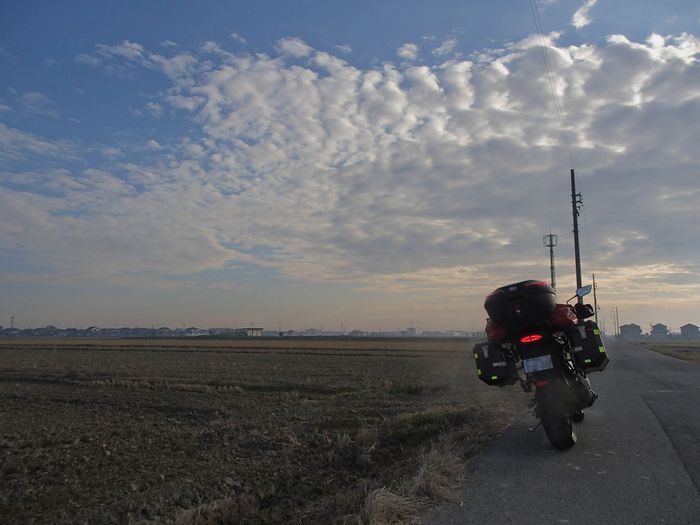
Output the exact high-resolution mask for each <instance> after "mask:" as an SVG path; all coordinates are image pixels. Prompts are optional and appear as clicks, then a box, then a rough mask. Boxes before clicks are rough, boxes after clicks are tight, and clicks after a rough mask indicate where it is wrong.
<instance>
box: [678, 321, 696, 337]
mask: <svg viewBox="0 0 700 525" xmlns="http://www.w3.org/2000/svg"><path fill="white" fill-rule="evenodd" d="M681 337H682V338H683V339H699V338H700V328H699V327H697V326H695V325H694V324H690V323H688V324H684V325H683V326H681Z"/></svg>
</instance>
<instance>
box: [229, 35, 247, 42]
mask: <svg viewBox="0 0 700 525" xmlns="http://www.w3.org/2000/svg"><path fill="white" fill-rule="evenodd" d="M229 37H231V38H233V39H234V40H235V41H236V42H238V43H240V44H245V43H247V40H246V39H245V38H243V37H242V36H241V35H240V34H238V33H231V34H230V35H229Z"/></svg>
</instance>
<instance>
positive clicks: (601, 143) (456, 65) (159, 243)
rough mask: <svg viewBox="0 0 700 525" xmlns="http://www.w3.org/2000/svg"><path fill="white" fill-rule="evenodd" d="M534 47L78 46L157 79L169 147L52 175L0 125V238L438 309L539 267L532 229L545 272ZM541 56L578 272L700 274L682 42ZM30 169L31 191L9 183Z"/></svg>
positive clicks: (543, 164)
mask: <svg viewBox="0 0 700 525" xmlns="http://www.w3.org/2000/svg"><path fill="white" fill-rule="evenodd" d="M539 45H540V41H539V40H538V39H537V38H535V37H529V38H525V39H523V40H522V41H520V42H516V43H514V44H512V45H509V46H504V47H503V48H501V49H497V50H487V52H485V53H483V54H481V56H480V58H479V60H473V61H470V60H449V61H444V62H443V63H441V64H439V65H435V66H432V67H429V66H417V65H416V64H415V63H412V62H405V63H402V64H392V63H389V62H387V63H385V64H383V65H381V66H379V67H375V68H361V67H357V66H354V65H352V64H350V63H349V62H347V61H346V60H344V59H342V58H340V57H338V56H335V55H333V54H331V53H328V52H326V51H320V50H316V49H314V48H313V47H311V46H309V45H308V44H306V43H305V42H303V41H301V40H299V39H294V38H291V39H283V40H281V41H280V42H279V43H278V50H277V54H276V55H275V56H268V55H264V54H256V55H250V54H232V53H225V54H224V53H218V52H215V53H212V52H211V50H212V49H214V50H215V48H214V47H213V46H208V49H200V50H198V51H197V52H196V53H192V54H187V53H180V54H174V55H172V56H165V55H161V54H158V53H153V52H151V51H150V50H148V49H146V48H144V47H143V46H140V45H138V44H135V43H130V45H128V46H124V45H123V44H120V45H117V46H116V48H117V49H114V48H113V47H110V46H106V45H103V46H98V47H96V48H95V51H94V57H95V59H96V60H97V61H98V62H99V64H100V66H99V67H100V68H104V69H105V70H106V71H108V70H109V67H110V66H114V67H123V68H128V69H129V70H131V71H132V72H133V73H134V74H140V73H139V71H140V70H141V69H147V70H149V72H153V71H157V72H160V73H161V74H162V75H163V77H164V79H166V81H167V82H168V86H167V88H166V89H165V90H163V91H162V92H160V93H150V94H148V95H149V96H151V97H153V99H154V100H158V103H159V104H160V105H162V107H163V108H165V109H167V108H172V109H173V110H177V111H173V114H174V115H175V116H177V115H179V116H180V117H182V118H185V119H187V123H188V126H187V127H188V132H187V135H186V136H181V137H180V138H179V139H178V138H177V137H175V138H172V139H171V138H170V137H169V138H168V140H167V142H165V141H164V140H163V139H161V138H160V137H158V136H155V137H153V140H154V141H158V143H159V144H163V147H161V148H158V147H155V144H153V143H147V144H145V146H144V145H143V144H140V145H138V148H136V147H135V146H133V145H132V147H131V149H132V150H133V151H129V147H128V145H126V146H120V148H121V149H120V153H121V154H120V155H119V156H118V157H115V158H112V159H109V158H103V161H94V160H92V161H91V160H89V159H84V160H83V161H82V165H81V166H77V163H75V164H76V166H77V167H76V166H69V162H68V161H64V164H65V165H64V166H57V167H62V168H63V170H64V171H61V172H60V173H59V172H55V171H52V172H48V171H47V169H46V162H47V160H48V161H49V162H51V163H52V164H51V165H52V166H53V165H55V164H56V163H57V162H59V160H60V159H61V155H62V154H63V153H64V147H63V146H62V145H61V144H58V143H55V142H52V141H49V140H48V139H43V138H41V137H38V136H35V135H31V134H27V133H26V132H22V131H20V130H15V129H12V128H9V127H7V126H0V145H1V146H2V148H1V149H0V158H5V159H9V160H13V161H14V159H20V158H21V159H22V162H24V163H26V164H27V166H23V167H22V169H21V170H20V169H19V168H16V169H15V168H13V169H10V168H5V170H6V172H7V173H6V174H5V176H4V177H5V178H4V179H2V180H3V184H4V185H5V187H6V188H8V192H7V193H5V192H3V194H4V195H5V197H4V198H5V199H7V200H8V204H7V206H8V207H7V208H6V207H5V204H0V219H2V220H0V223H2V224H3V228H5V229H4V230H3V231H2V232H0V235H1V236H2V237H1V238H3V239H9V242H10V244H9V245H11V246H12V247H13V249H17V250H22V251H23V252H24V253H29V254H31V257H32V258H33V260H35V261H38V262H41V264H42V265H44V266H45V267H50V268H52V269H53V271H54V272H55V273H56V274H58V275H60V276H62V278H64V279H78V278H81V279H83V278H85V279H87V278H92V279H96V280H100V279H103V280H109V281H110V282H119V283H128V282H138V283H139V284H141V283H143V282H145V281H148V280H149V279H150V280H152V281H153V282H154V283H159V284H158V285H165V284H163V283H166V284H167V282H168V279H169V278H172V276H183V278H184V277H186V278H187V279H192V280H196V279H197V273H198V272H207V271H225V270H226V269H227V268H229V267H230V266H231V265H236V264H243V263H245V264H248V265H253V266H255V267H256V268H261V269H264V270H269V271H271V272H272V271H274V272H276V275H280V276H283V277H284V278H287V279H290V280H292V281H293V282H297V281H299V280H301V281H306V282H322V283H328V282H333V283H351V284H352V285H353V286H357V287H362V288H366V289H373V290H388V291H392V292H395V293H412V294H425V295H430V296H431V297H445V298H449V297H452V298H454V295H453V294H454V293H455V290H459V291H460V293H464V294H465V295H466V294H472V295H475V296H476V295H479V294H481V293H482V292H486V291H488V288H492V287H493V286H494V283H498V282H506V281H508V280H512V281H515V280H519V279H522V278H527V277H530V276H539V277H544V276H546V275H547V273H548V257H547V254H546V253H545V250H543V248H542V246H541V236H542V234H543V233H546V232H548V231H549V229H550V227H551V228H552V229H553V232H554V233H558V234H559V236H560V237H559V238H560V246H561V247H560V248H559V249H560V250H561V252H560V255H559V259H558V261H559V263H558V264H559V267H558V270H559V275H561V276H562V277H563V278H566V277H567V276H571V274H572V272H573V267H572V266H573V265H572V261H571V254H570V253H566V251H565V250H566V249H565V246H566V245H568V244H570V243H571V239H570V235H569V234H568V232H569V231H570V229H571V226H570V209H569V202H568V193H569V188H568V183H569V180H568V169H569V167H570V160H569V156H568V154H567V152H566V150H565V148H563V147H561V145H560V134H561V130H560V125H559V121H558V118H557V116H556V111H555V108H554V104H553V101H552V99H551V96H550V94H549V86H548V84H547V78H546V76H545V75H544V74H543V65H542V56H541V49H540V48H539V47H538V46H539ZM544 45H545V47H546V51H547V53H548V57H549V58H550V62H551V66H552V73H553V79H552V80H553V84H554V88H555V89H556V90H557V93H558V95H559V98H560V100H561V103H562V108H563V110H564V117H565V125H566V126H567V128H566V130H565V132H566V136H567V137H568V138H569V140H570V143H571V146H570V149H571V158H573V160H574V163H575V167H576V168H577V173H578V174H579V187H580V190H581V191H582V192H583V195H584V203H585V206H586V207H585V209H584V214H583V216H582V232H586V231H590V232H591V233H590V235H588V236H587V235H585V233H584V234H583V242H584V245H585V246H586V248H585V249H584V253H586V263H585V264H586V267H585V271H586V272H589V271H590V270H592V269H596V276H597V277H598V273H599V271H600V275H601V277H600V280H601V283H602V284H601V286H602V285H603V284H604V285H605V288H606V289H607V290H608V291H609V292H608V293H610V294H611V295H614V294H618V295H615V297H616V298H620V300H621V301H624V300H625V299H624V287H619V286H618V285H617V284H616V283H615V280H614V279H612V278H607V277H605V274H606V273H607V274H608V275H617V276H621V275H625V276H626V277H625V280H624V282H626V283H628V282H630V280H631V279H632V277H631V276H635V275H638V273H635V272H638V269H639V268H645V269H646V270H647V271H649V272H651V273H655V275H653V276H650V277H654V278H655V279H657V280H658V282H667V281H668V282H670V281H674V280H675V281H674V282H676V281H678V280H679V279H693V278H695V279H696V281H700V279H698V277H700V275H699V272H700V268H698V266H697V263H695V262H694V261H697V259H698V251H697V246H698V245H700V242H699V241H700V238H698V233H697V228H695V225H696V222H697V212H696V202H697V199H698V197H700V195H698V192H697V191H696V190H695V188H696V187H697V166H698V165H700V150H698V148H697V145H696V142H697V136H696V135H697V133H696V130H697V122H699V121H700V88H699V87H698V86H700V78H699V77H698V74H699V73H698V68H697V62H696V60H697V59H696V54H697V52H698V50H700V43H699V42H698V40H697V39H696V38H695V37H693V36H691V35H685V34H684V35H677V36H671V37H660V36H658V35H656V36H655V35H652V36H651V37H650V38H649V39H648V40H647V41H645V42H635V41H632V40H630V39H629V38H626V37H623V36H621V35H613V36H611V37H610V38H609V39H608V40H607V41H605V42H602V43H601V44H599V45H594V44H581V45H568V46H564V45H561V44H559V43H558V41H557V35H556V34H553V35H550V37H548V38H547V39H546V40H545V41H544ZM91 56H93V55H91ZM300 58H303V59H304V60H303V63H300V61H299V59H300ZM403 58H407V57H403ZM85 63H86V64H88V63H89V62H85ZM165 144H167V146H165ZM65 149H66V150H68V151H71V147H66V148H65ZM78 149H79V148H78ZM73 150H75V148H73ZM122 150H123V151H122ZM134 151H138V153H139V155H138V156H136V157H132V155H131V154H133V152H134ZM3 156H4V157H3ZM30 176H31V177H38V178H37V179H36V180H39V181H44V183H41V184H37V185H36V186H35V188H36V189H35V190H33V191H32V190H31V189H28V188H27V187H21V188H20V187H18V186H17V184H18V182H17V181H18V180H20V179H21V178H23V177H26V178H27V180H29V177H30ZM49 182H51V183H52V185H51V188H52V189H51V193H50V194H49V193H46V192H45V193H46V194H44V193H42V189H41V188H43V187H48V184H49ZM10 201H11V202H12V205H11V206H10V204H9V202H10ZM17 207H20V208H21V209H22V210H24V211H22V212H21V213H20V212H17V211H16V208H17ZM14 213H17V216H16V217H15V216H14V215H13V214H14ZM27 224H31V232H32V233H31V235H30V236H29V237H28V238H26V239H25V238H23V237H22V236H21V235H20V234H19V233H18V232H20V231H24V230H26V229H27V227H26V225H27ZM104 254H109V256H108V257H106V256H105V255H104ZM662 268H665V269H671V270H672V271H671V270H668V271H666V270H664V271H661V269H662ZM625 272H626V273H625ZM658 282H657V283H656V284H655V285H654V286H655V287H656V288H659V287H660V285H659V284H658ZM154 285H155V284H154ZM684 286H685V285H684ZM684 290H686V291H687V293H688V294H690V296H689V297H692V298H694V299H695V300H696V301H697V300H698V299H700V297H698V295H697V294H698V292H697V290H695V289H694V288H692V287H686V288H684ZM636 297H637V299H635V298H633V297H630V299H629V300H630V301H632V300H639V297H641V296H636ZM622 304H624V302H621V305H622Z"/></svg>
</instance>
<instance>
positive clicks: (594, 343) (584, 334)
mask: <svg viewBox="0 0 700 525" xmlns="http://www.w3.org/2000/svg"><path fill="white" fill-rule="evenodd" d="M567 334H568V336H569V342H570V343H571V356H572V357H573V359H574V363H575V364H576V366H577V367H578V368H579V369H581V370H584V371H585V372H602V371H603V370H605V367H606V366H608V363H609V362H610V360H609V359H608V354H607V352H606V351H605V345H604V344H603V338H602V337H601V336H600V329H599V328H598V325H597V324H595V323H594V322H593V321H586V322H583V323H580V324H577V325H576V326H573V327H571V328H570V329H569V330H568V331H567Z"/></svg>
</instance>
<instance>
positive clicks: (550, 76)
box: [530, 0, 574, 168]
mask: <svg viewBox="0 0 700 525" xmlns="http://www.w3.org/2000/svg"><path fill="white" fill-rule="evenodd" d="M530 11H531V12H532V20H533V21H534V23H535V31H536V32H537V35H538V37H539V41H540V46H539V47H540V53H541V54H542V60H543V61H544V67H545V71H546V73H547V75H546V76H547V84H548V85H549V90H550V92H551V94H552V100H553V101H554V110H555V112H556V116H557V120H558V121H559V131H560V133H561V141H562V144H563V145H564V149H565V150H566V154H567V156H568V157H569V163H570V164H571V167H572V168H573V165H574V161H573V159H572V156H571V149H570V147H569V141H568V140H567V136H566V126H565V120H564V110H563V107H562V103H561V101H560V100H559V95H557V90H556V87H555V84H554V73H553V71H552V64H551V62H550V60H549V57H548V56H547V45H546V41H545V36H544V30H543V29H542V19H541V18H540V9H539V6H538V5H537V0H530Z"/></svg>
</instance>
